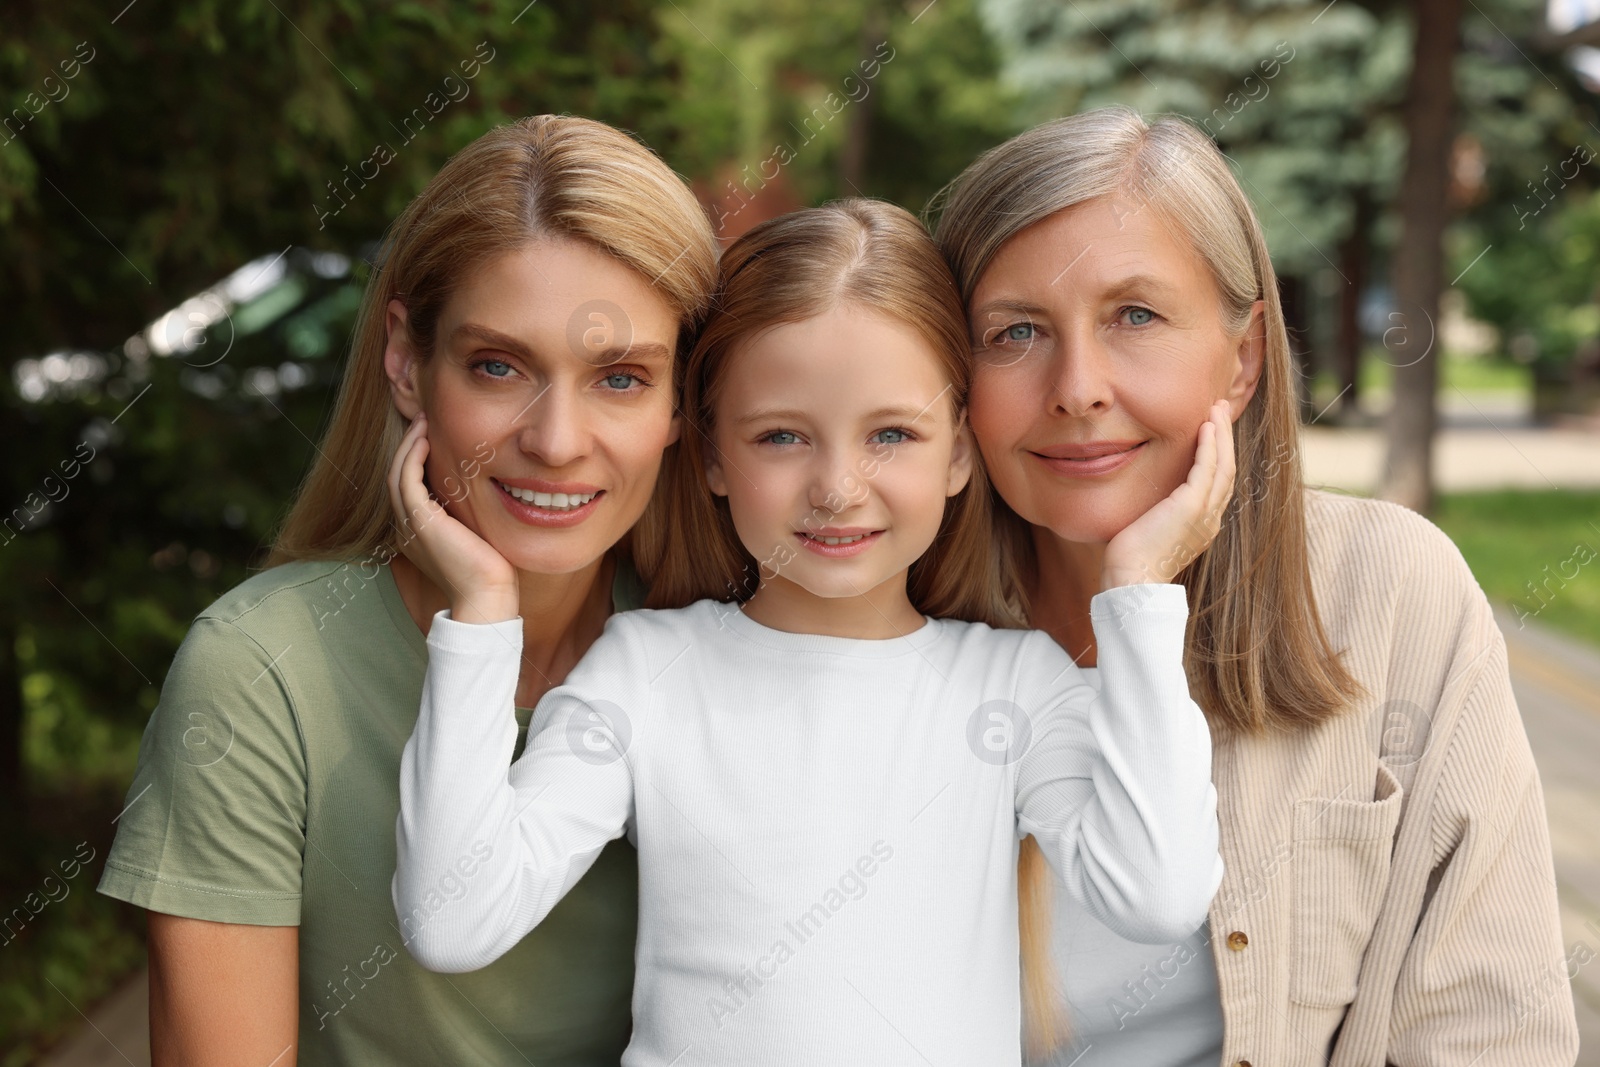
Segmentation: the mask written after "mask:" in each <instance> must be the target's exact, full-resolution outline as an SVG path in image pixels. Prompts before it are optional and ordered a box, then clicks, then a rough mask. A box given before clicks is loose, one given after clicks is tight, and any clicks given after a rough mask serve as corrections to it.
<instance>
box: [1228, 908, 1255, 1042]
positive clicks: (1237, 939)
mask: <svg viewBox="0 0 1600 1067" xmlns="http://www.w3.org/2000/svg"><path fill="white" fill-rule="evenodd" d="M1249 943H1250V939H1249V938H1248V937H1246V936H1245V935H1244V931H1243V930H1235V931H1234V932H1233V933H1231V934H1229V935H1228V947H1229V948H1231V949H1233V951H1235V952H1243V951H1244V947H1245V946H1246V945H1248V944H1249ZM1239 1067H1250V1064H1249V1063H1247V1062H1245V1061H1244V1060H1240V1061H1239Z"/></svg>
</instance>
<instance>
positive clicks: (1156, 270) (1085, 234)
mask: <svg viewBox="0 0 1600 1067" xmlns="http://www.w3.org/2000/svg"><path fill="white" fill-rule="evenodd" d="M1129 282H1138V283H1139V285H1140V287H1141V288H1144V289H1165V290H1167V291H1168V294H1167V295H1170V296H1173V297H1175V298H1183V299H1194V300H1196V301H1200V300H1207V301H1215V300H1216V299H1217V297H1218V289H1217V285H1216V280H1215V278H1214V277H1213V276H1212V273H1211V270H1210V268H1209V266H1208V265H1207V264H1206V262H1205V260H1204V259H1203V258H1202V257H1201V256H1200V254H1199V252H1198V251H1197V250H1196V249H1195V248H1194V246H1193V245H1192V244H1191V243H1190V241H1189V240H1188V238H1187V237H1186V236H1185V235H1184V234H1183V232H1182V230H1181V229H1180V228H1179V227H1177V226H1176V225H1174V223H1173V222H1172V220H1171V219H1170V218H1169V217H1168V216H1166V215H1165V214H1163V213H1161V212H1160V211H1158V210H1157V209H1156V208H1155V207H1154V206H1153V205H1151V204H1149V203H1147V202H1144V201H1140V200H1137V199H1134V198H1132V197H1130V196H1125V195H1116V196H1108V197H1100V198H1098V199H1095V200H1090V201H1086V202H1085V203H1082V204H1076V205H1074V206H1072V207H1069V208H1064V209H1062V210H1061V211H1058V212H1056V213H1055V214H1053V215H1050V216H1048V217H1047V218H1044V219H1041V220H1040V221H1039V222H1036V223H1034V224H1033V225H1031V226H1029V227H1027V228H1026V229H1023V230H1022V231H1020V232H1019V233H1017V234H1016V235H1015V236H1013V237H1012V238H1011V239H1010V240H1008V241H1006V243H1005V244H1003V245H1002V246H1001V247H1000V250H999V251H998V252H997V253H996V254H995V256H994V258H993V259H992V260H990V262H989V265H988V266H987V267H986V268H985V269H984V272H983V274H982V276H981V277H980V278H979V279H978V284H977V286H976V288H975V289H974V290H973V298H972V310H973V311H974V313H979V312H982V311H983V310H984V307H985V305H986V304H988V303H991V302H993V301H996V300H1001V301H1013V302H1026V303H1034V304H1040V305H1043V304H1048V303H1052V302H1055V301H1059V300H1063V299H1070V298H1073V297H1082V298H1088V299H1092V298H1094V297H1097V296H1100V295H1104V294H1105V293H1106V292H1108V291H1110V290H1113V289H1115V288H1117V287H1119V286H1126V285H1127V283H1129Z"/></svg>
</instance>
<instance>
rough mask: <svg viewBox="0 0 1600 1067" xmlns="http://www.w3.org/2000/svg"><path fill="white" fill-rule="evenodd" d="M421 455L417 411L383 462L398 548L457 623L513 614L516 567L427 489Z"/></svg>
mask: <svg viewBox="0 0 1600 1067" xmlns="http://www.w3.org/2000/svg"><path fill="white" fill-rule="evenodd" d="M427 458H428V425H427V416H426V415H423V414H421V413H419V414H418V415H417V417H416V418H415V419H413V420H412V421H411V426H410V428H409V429H408V430H406V435H405V437H404V438H402V439H401V441H400V448H399V450H398V451H397V452H396V453H395V456H394V462H392V463H391V464H390V465H389V504H390V506H391V507H392V508H393V509H394V514H395V518H396V519H397V520H398V522H399V524H400V551H401V552H402V553H403V554H404V555H405V557H406V558H407V559H409V560H410V561H411V562H412V563H414V564H416V566H417V569H418V570H420V571H421V572H422V573H423V574H425V575H427V576H428V578H429V579H430V580H431V581H432V582H433V583H434V584H435V585H437V586H438V587H439V588H440V589H442V590H444V592H445V593H446V594H447V595H448V596H449V597H450V617H451V618H452V619H455V620H456V621H457V622H473V623H483V622H503V621H505V620H506V619H514V618H516V617H517V615H518V613H519V607H520V602H519V600H518V597H517V571H516V568H514V567H512V566H511V564H510V563H508V562H506V558H505V557H504V556H502V555H501V554H500V553H499V552H497V551H495V549H494V547H493V546H492V545H490V544H489V542H487V541H485V540H484V539H483V538H481V537H479V536H478V535H477V534H476V533H474V532H472V530H470V529H468V528H467V526H466V524H464V523H462V522H461V521H460V520H459V519H456V518H455V517H454V516H452V515H451V514H450V513H449V512H447V511H446V510H445V509H444V507H443V506H441V505H440V504H439V502H438V501H437V500H435V499H434V498H433V495H432V494H431V493H429V492H428V487H427V485H426V484H424V482H423V478H422V472H423V461H424V460H426V459H427Z"/></svg>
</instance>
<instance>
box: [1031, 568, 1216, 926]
mask: <svg viewBox="0 0 1600 1067" xmlns="http://www.w3.org/2000/svg"><path fill="white" fill-rule="evenodd" d="M1090 613H1091V617H1092V619H1093V622H1094V630H1095V639H1096V640H1097V641H1098V642H1099V657H1100V658H1099V667H1100V678H1101V686H1100V691H1099V692H1098V693H1095V692H1094V690H1093V688H1092V687H1090V686H1089V685H1087V684H1086V683H1082V682H1079V681H1078V675H1077V672H1076V668H1074V667H1073V665H1072V663H1071V661H1070V660H1068V659H1067V657H1066V654H1065V653H1063V652H1062V651H1061V650H1060V648H1059V647H1057V646H1056V645H1055V643H1054V642H1053V641H1051V640H1050V639H1049V638H1048V637H1047V636H1045V635H1044V634H1040V633H1035V634H1031V635H1029V640H1030V641H1033V642H1035V646H1034V648H1033V649H1030V653H1032V654H1029V655H1027V656H1026V657H1025V664H1026V666H1025V667H1024V674H1023V679H1022V688H1019V699H1022V700H1024V701H1026V700H1027V698H1028V697H1030V696H1031V697H1033V698H1034V700H1035V701H1037V699H1038V697H1039V695H1041V694H1044V693H1049V692H1050V691H1051V690H1052V689H1053V690H1054V691H1055V693H1056V694H1057V695H1056V696H1054V697H1053V698H1051V699H1050V700H1049V701H1048V702H1047V703H1046V704H1045V705H1044V707H1042V708H1041V709H1040V711H1039V713H1038V714H1036V715H1034V716H1032V717H1031V718H1030V720H1029V722H1030V726H1031V732H1032V733H1033V735H1034V736H1033V737H1032V740H1031V744H1029V746H1028V747H1027V749H1026V750H1025V752H1024V754H1023V756H1022V758H1021V760H1020V763H1019V767H1018V772H1017V814H1018V823H1019V827H1020V829H1021V830H1022V831H1023V832H1025V833H1031V834H1033V835H1034V837H1035V839H1036V840H1038V842H1039V844H1040V846H1041V847H1042V849H1043V851H1044V854H1045V855H1046V856H1047V857H1048V858H1049V859H1050V862H1051V864H1052V865H1053V866H1054V867H1055V868H1056V871H1057V873H1058V874H1059V875H1060V876H1061V878H1062V879H1063V880H1064V881H1065V882H1066V885H1067V889H1068V891H1069V892H1071V893H1072V895H1073V898H1074V899H1075V900H1077V901H1078V902H1079V903H1080V904H1081V905H1082V906H1084V907H1085V908H1087V909H1088V910H1089V911H1090V912H1091V913H1092V914H1093V915H1094V916H1095V917H1096V918H1098V919H1099V920H1100V921H1101V922H1103V923H1104V924H1105V925H1106V926H1108V927H1110V928H1111V929H1112V930H1114V931H1116V932H1117V933H1118V934H1121V935H1122V936H1123V937H1126V938H1128V939H1129V940H1133V941H1141V942H1149V943H1157V942H1164V941H1175V940H1179V939H1181V938H1184V937H1187V936H1189V935H1190V934H1192V933H1193V932H1194V931H1195V930H1196V929H1197V928H1198V927H1199V926H1200V924H1201V923H1203V922H1204V921H1205V918H1206V911H1207V909H1208V907H1209V906H1210V903H1211V898H1212V896H1213V895H1215V893H1216V891H1217V886H1218V885H1220V884H1221V882H1222V857H1221V856H1220V855H1219V854H1218V851H1217V845H1218V832H1217V793H1216V789H1215V787H1213V786H1212V784H1211V731H1210V728H1209V726H1208V725H1207V723H1206V720H1205V716H1204V715H1203V714H1201V711H1200V708H1199V706H1198V705H1196V704H1195V702H1194V701H1193V700H1192V699H1190V696H1189V684H1188V679H1187V677H1186V676H1185V674H1184V669H1183V636H1184V627H1185V624H1186V622H1187V620H1188V609H1187V601H1186V594H1185V592H1184V588H1183V587H1182V586H1181V585H1133V586H1122V587H1118V588H1116V589H1110V590H1107V591H1105V592H1103V593H1100V594H1099V595H1097V596H1096V597H1095V598H1094V599H1093V600H1092V601H1091V602H1090ZM1064 685H1065V686H1066V687H1067V688H1065V691H1064V692H1063V688H1064ZM1030 688H1031V690H1032V692H1031V693H1030V692H1029V689H1030ZM1034 706H1036V707H1037V706H1038V705H1037V704H1034Z"/></svg>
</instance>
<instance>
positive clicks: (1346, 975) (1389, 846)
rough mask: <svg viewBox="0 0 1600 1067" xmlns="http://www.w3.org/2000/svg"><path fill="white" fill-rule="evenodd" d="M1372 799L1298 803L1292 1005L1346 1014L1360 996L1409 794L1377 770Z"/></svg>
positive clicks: (1380, 766)
mask: <svg viewBox="0 0 1600 1067" xmlns="http://www.w3.org/2000/svg"><path fill="white" fill-rule="evenodd" d="M1374 794H1375V799H1373V800H1348V799H1343V798H1341V797H1337V796H1335V797H1306V798H1302V799H1300V800H1297V801H1295V804H1294V922H1293V928H1294V933H1293V935H1292V936H1293V939H1294V940H1293V944H1294V952H1293V962H1292V967H1291V971H1290V981H1289V999H1290V1000H1292V1001H1294V1002H1295V1003H1297V1004H1303V1005H1305V1006H1306V1007H1311V1008H1339V1007H1343V1006H1344V1005H1346V1004H1349V1003H1350V1002H1351V1001H1352V1000H1354V999H1355V995H1356V976H1357V974H1358V973H1359V972H1360V969H1361V957H1362V955H1363V954H1364V953H1365V952H1366V949H1367V942H1368V941H1370V940H1371V939H1372V929H1373V926H1374V924H1375V923H1376V922H1377V918H1378V909H1379V908H1380V907H1381V906H1382V904H1383V893H1384V890H1385V889H1386V888H1387V887H1388V884H1389V857H1390V854H1391V853H1392V851H1393V848H1394V833H1395V828H1396V826H1398V825H1399V822H1400V803H1401V799H1402V797H1403V796H1404V790H1403V789H1402V788H1401V786H1400V783H1399V781H1397V780H1396V779H1395V776H1394V775H1393V774H1391V773H1390V771H1389V768H1388V767H1386V766H1384V765H1383V764H1381V763H1380V764H1378V779H1377V786H1376V789H1375V790H1374Z"/></svg>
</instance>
